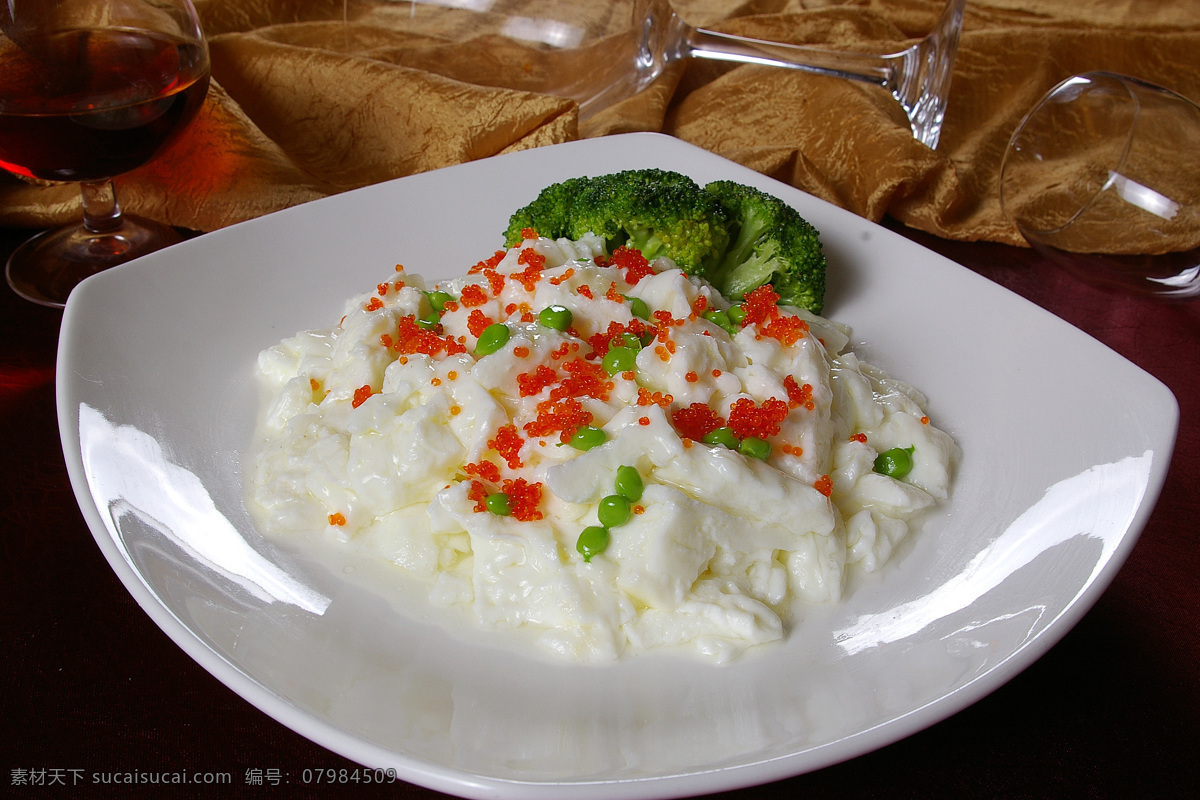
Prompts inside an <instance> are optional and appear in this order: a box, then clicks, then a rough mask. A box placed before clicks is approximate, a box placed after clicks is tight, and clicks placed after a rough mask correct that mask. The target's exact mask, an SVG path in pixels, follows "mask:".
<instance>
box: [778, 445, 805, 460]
mask: <svg viewBox="0 0 1200 800" xmlns="http://www.w3.org/2000/svg"><path fill="white" fill-rule="evenodd" d="M779 449H780V450H782V451H783V452H785V453H787V454H788V455H789V456H795V457H796V458H799V457H800V456H802V455H804V448H803V447H797V446H796V445H794V444H781V445H780V446H779Z"/></svg>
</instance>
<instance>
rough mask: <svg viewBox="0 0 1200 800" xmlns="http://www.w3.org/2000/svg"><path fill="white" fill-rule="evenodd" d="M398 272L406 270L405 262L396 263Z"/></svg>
mask: <svg viewBox="0 0 1200 800" xmlns="http://www.w3.org/2000/svg"><path fill="white" fill-rule="evenodd" d="M396 272H404V265H403V264H397V265H396Z"/></svg>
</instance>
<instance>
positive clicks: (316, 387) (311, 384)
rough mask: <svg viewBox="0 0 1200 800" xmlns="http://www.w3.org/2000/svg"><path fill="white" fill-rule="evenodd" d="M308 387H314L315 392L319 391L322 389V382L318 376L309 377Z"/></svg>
mask: <svg viewBox="0 0 1200 800" xmlns="http://www.w3.org/2000/svg"><path fill="white" fill-rule="evenodd" d="M308 388H310V389H312V390H313V391H314V392H319V391H321V382H320V381H319V380H317V379H316V378H309V379H308Z"/></svg>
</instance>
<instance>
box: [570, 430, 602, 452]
mask: <svg viewBox="0 0 1200 800" xmlns="http://www.w3.org/2000/svg"><path fill="white" fill-rule="evenodd" d="M607 439H608V434H607V433H605V432H604V431H603V430H601V429H600V428H595V427H593V426H591V425H584V426H583V427H581V428H580V429H579V430H577V431H575V435H574V436H572V437H571V443H570V444H571V447H574V448H575V449H576V450H591V449H592V448H593V447H598V446H600V445H602V444H604V442H605V440H607Z"/></svg>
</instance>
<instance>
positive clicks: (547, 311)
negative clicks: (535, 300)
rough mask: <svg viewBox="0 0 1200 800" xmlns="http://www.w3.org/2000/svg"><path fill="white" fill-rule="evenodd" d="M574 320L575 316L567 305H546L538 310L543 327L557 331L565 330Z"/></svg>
mask: <svg viewBox="0 0 1200 800" xmlns="http://www.w3.org/2000/svg"><path fill="white" fill-rule="evenodd" d="M574 321H575V316H574V315H573V314H572V313H571V309H569V308H567V307H566V306H546V307H545V308H543V309H542V310H541V311H539V312H538V322H539V323H540V324H541V325H542V326H543V327H545V328H552V329H554V330H556V331H565V330H566V329H567V328H569V327H571V323H572V322H574Z"/></svg>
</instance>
